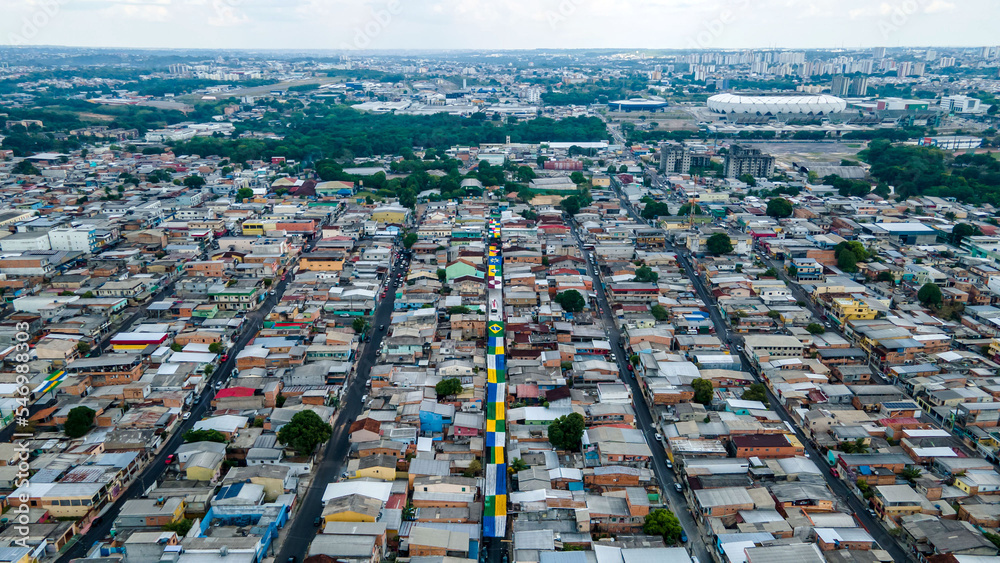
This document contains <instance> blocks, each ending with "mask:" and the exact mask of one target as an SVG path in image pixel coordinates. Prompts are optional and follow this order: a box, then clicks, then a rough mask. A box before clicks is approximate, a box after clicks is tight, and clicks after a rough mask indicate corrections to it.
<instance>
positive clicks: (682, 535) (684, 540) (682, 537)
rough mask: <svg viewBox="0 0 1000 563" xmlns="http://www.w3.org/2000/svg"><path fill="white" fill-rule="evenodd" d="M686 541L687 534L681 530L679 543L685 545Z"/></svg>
mask: <svg viewBox="0 0 1000 563" xmlns="http://www.w3.org/2000/svg"><path fill="white" fill-rule="evenodd" d="M687 541H688V535H687V532H685V531H684V530H681V543H687Z"/></svg>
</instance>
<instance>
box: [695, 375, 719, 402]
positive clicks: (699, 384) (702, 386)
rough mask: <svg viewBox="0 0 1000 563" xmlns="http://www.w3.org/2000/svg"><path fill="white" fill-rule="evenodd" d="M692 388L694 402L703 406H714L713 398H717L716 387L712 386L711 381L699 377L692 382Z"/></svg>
mask: <svg viewBox="0 0 1000 563" xmlns="http://www.w3.org/2000/svg"><path fill="white" fill-rule="evenodd" d="M691 387H693V388H694V402H696V403H701V404H703V405H710V404H712V397H714V396H715V387H713V386H712V382H711V381H709V380H707V379H702V378H700V377H698V378H696V379H695V380H694V381H692V382H691Z"/></svg>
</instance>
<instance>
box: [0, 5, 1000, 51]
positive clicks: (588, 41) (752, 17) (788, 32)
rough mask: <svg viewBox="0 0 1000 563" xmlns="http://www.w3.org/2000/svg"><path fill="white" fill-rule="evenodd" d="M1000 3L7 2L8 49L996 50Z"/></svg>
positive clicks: (2, 33) (1, 10)
mask: <svg viewBox="0 0 1000 563" xmlns="http://www.w3.org/2000/svg"><path fill="white" fill-rule="evenodd" d="M998 22H1000V2H998V1H997V0H890V1H881V0H0V44H6V45H11V44H13V45H67V46H85V47H136V48H220V49H334V50H341V49H345V50H378V49H394V50H398V49H483V50H490V49H496V50H509V49H537V48H545V49H551V48H565V49H580V48H611V49H734V48H767V47H776V48H797V49H804V48H848V49H851V48H865V47H878V46H884V47H901V46H970V47H975V46H983V45H998V44H1000V38H998V36H997V35H996V33H995V31H994V30H995V28H996V24H997V23H998Z"/></svg>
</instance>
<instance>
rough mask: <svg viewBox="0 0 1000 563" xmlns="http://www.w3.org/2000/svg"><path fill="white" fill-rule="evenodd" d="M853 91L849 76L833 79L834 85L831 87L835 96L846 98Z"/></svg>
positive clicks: (839, 76)
mask: <svg viewBox="0 0 1000 563" xmlns="http://www.w3.org/2000/svg"><path fill="white" fill-rule="evenodd" d="M850 90H851V78H850V77H849V76H844V75H843V74H840V75H837V76H834V77H833V83H832V84H831V85H830V93H831V94H833V95H834V96H840V97H844V96H846V95H847V93H848V92H850Z"/></svg>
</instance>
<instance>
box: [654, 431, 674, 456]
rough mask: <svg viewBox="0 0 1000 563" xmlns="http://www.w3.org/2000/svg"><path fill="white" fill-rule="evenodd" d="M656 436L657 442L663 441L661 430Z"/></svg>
mask: <svg viewBox="0 0 1000 563" xmlns="http://www.w3.org/2000/svg"><path fill="white" fill-rule="evenodd" d="M655 436H656V441H657V442H662V441H663V434H660V433H659V432H657V433H656V435H655ZM667 463H670V462H669V461H668V462H667Z"/></svg>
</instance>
